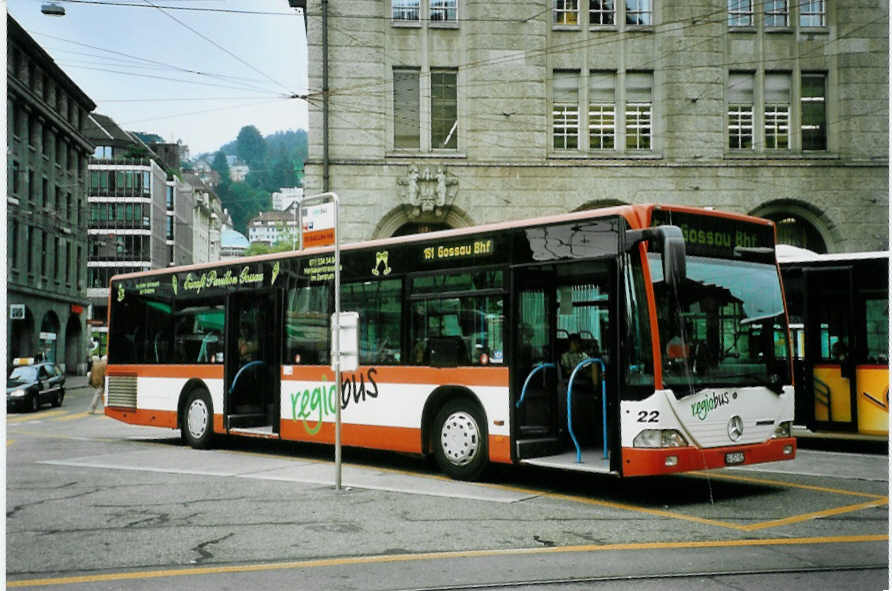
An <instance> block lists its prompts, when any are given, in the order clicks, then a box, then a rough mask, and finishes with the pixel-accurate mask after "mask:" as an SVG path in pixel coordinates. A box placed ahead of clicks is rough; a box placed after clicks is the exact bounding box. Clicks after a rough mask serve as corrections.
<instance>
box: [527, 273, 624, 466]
mask: <svg viewBox="0 0 892 591" xmlns="http://www.w3.org/2000/svg"><path fill="white" fill-rule="evenodd" d="M513 280H514V288H513V290H512V291H513V292H514V293H515V294H516V297H515V302H514V305H515V306H516V307H515V318H517V319H518V322H517V324H516V327H515V331H514V335H515V336H514V343H513V347H514V348H513V351H514V353H513V355H512V364H513V365H512V372H511V374H512V376H513V377H512V383H511V388H512V398H511V400H512V403H513V404H514V406H515V415H514V416H515V427H514V429H515V430H514V436H515V441H517V449H516V450H515V452H516V454H517V458H518V459H519V460H521V461H523V462H525V463H529V464H534V465H540V466H551V467H559V468H571V469H576V470H583V471H590V472H604V473H606V472H610V471H611V462H610V459H609V458H607V457H604V455H605V454H604V450H605V449H614V448H615V444H616V439H617V438H618V433H619V431H618V429H615V428H607V425H608V424H612V423H615V421H616V417H614V416H613V415H612V414H610V413H612V412H613V411H614V410H615V408H616V400H615V397H616V388H615V384H614V383H613V381H612V380H613V377H612V376H613V374H615V372H611V369H612V368H611V367H610V364H609V362H608V360H609V359H616V350H615V347H614V343H613V337H614V330H613V328H612V327H613V326H614V325H615V323H616V313H615V310H614V309H613V308H614V307H615V306H614V304H615V298H616V295H615V294H616V293H617V283H616V282H617V274H616V268H615V265H613V259H606V260H595V261H583V262H574V263H566V264H548V265H537V266H528V267H523V268H518V269H515V271H514V277H513ZM611 353H612V354H611ZM592 358H595V359H598V360H599V361H598V362H597V364H598V365H595V364H594V362H592ZM601 362H603V363H605V365H606V366H607V367H606V369H607V374H606V375H605V374H604V373H603V372H602V371H601V370H600V365H599V364H600V363H601ZM577 368H578V370H577ZM574 370H577V371H575V373H574ZM571 377H573V378H574V379H573V383H572V388H571V387H570V378H571ZM568 391H569V395H568ZM605 395H606V398H605ZM604 406H606V407H607V408H608V410H607V413H608V414H607V415H606V416H605V413H604V408H603V407H604Z"/></svg>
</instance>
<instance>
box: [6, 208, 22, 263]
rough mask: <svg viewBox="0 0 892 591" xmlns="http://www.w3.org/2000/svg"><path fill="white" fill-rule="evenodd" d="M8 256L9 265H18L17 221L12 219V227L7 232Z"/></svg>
mask: <svg viewBox="0 0 892 591" xmlns="http://www.w3.org/2000/svg"><path fill="white" fill-rule="evenodd" d="M8 248H9V258H10V266H11V267H12V268H13V269H17V268H18V266H19V222H18V220H16V219H13V220H12V229H11V230H10V232H9V247H8Z"/></svg>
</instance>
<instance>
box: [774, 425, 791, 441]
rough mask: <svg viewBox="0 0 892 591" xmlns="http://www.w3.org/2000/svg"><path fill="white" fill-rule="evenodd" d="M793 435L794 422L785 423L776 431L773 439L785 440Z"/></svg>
mask: <svg viewBox="0 0 892 591" xmlns="http://www.w3.org/2000/svg"><path fill="white" fill-rule="evenodd" d="M792 433H793V421H783V422H781V423H780V424H779V425H778V426H777V427H776V428H775V429H774V435H772V438H773V439H784V438H786V437H790V436H791V435H792Z"/></svg>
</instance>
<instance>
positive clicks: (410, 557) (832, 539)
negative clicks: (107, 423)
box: [6, 534, 889, 588]
mask: <svg viewBox="0 0 892 591" xmlns="http://www.w3.org/2000/svg"><path fill="white" fill-rule="evenodd" d="M888 540H889V536H888V535H886V534H865V535H855V536H823V537H805V538H768V539H761V540H712V541H690V542H638V543H626V544H603V545H596V544H586V545H578V546H550V547H544V548H543V547H537V548H504V549H493V550H464V551H454V552H422V553H419V554H384V555H377V556H354V557H347V558H323V559H318V560H299V561H292V562H278V563H276V562H272V563H262V564H246V565H238V566H235V565H233V566H209V567H197V568H180V569H167V570H149V571H136V572H134V571H129V572H120V573H107V574H99V575H81V576H74V577H56V578H44V579H23V580H20V581H7V582H6V585H7V587H8V588H21V587H36V586H39V585H71V584H76V583H97V582H103V581H123V580H133V579H153V578H162V577H183V576H197V575H214V574H225V573H246V572H257V571H268V570H286V569H301V568H319V567H326V566H350V565H360V564H376V563H389V562H410V561H420V560H448V559H454V558H481V557H489V556H523V555H536V554H561V553H569V552H611V551H613V552H615V551H630V550H631V551H635V550H679V549H691V548H735V547H736V548H740V547H751V546H795V545H805V544H847V543H863V542H886V541H888Z"/></svg>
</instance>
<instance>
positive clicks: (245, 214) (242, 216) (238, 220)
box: [217, 183, 270, 235]
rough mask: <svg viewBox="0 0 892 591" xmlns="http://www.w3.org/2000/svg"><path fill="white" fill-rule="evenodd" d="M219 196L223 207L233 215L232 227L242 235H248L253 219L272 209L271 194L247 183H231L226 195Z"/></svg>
mask: <svg viewBox="0 0 892 591" xmlns="http://www.w3.org/2000/svg"><path fill="white" fill-rule="evenodd" d="M217 194H218V195H220V201H221V202H222V204H223V207H224V208H226V209H228V210H229V213H230V214H231V215H232V225H233V226H234V227H235V229H236V230H238V231H239V232H241V233H242V234H246V235H247V234H248V232H247V228H248V222H249V221H251V218H252V217H254V216H255V215H257V214H258V213H259V212H261V211H267V210H269V209H270V194H269V193H267V192H266V191H261V190H259V189H255V188H254V187H252V186H250V185H249V184H247V183H231V184H230V185H229V188H228V191H226V193H225V194H222V195H221V194H220V193H219V192H218V193H217Z"/></svg>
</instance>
